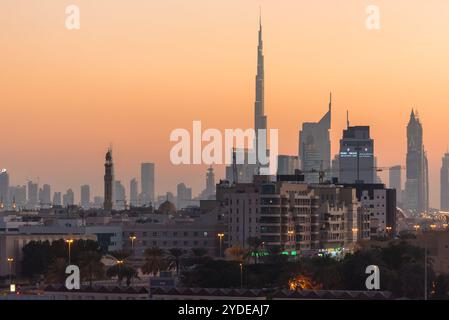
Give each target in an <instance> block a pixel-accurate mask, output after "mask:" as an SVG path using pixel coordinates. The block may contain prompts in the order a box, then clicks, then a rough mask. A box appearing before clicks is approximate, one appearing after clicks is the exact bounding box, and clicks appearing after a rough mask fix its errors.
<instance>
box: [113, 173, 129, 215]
mask: <svg viewBox="0 0 449 320" xmlns="http://www.w3.org/2000/svg"><path fill="white" fill-rule="evenodd" d="M114 183H115V184H114V207H115V208H116V209H117V210H124V209H126V206H127V204H126V190H125V187H124V186H123V184H122V183H121V181H120V180H116V181H115V182H114Z"/></svg>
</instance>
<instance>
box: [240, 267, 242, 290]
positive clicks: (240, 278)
mask: <svg viewBox="0 0 449 320" xmlns="http://www.w3.org/2000/svg"><path fill="white" fill-rule="evenodd" d="M242 288H243V263H241V262H240V289H242Z"/></svg>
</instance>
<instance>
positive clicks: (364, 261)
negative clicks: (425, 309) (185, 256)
mask: <svg viewBox="0 0 449 320" xmlns="http://www.w3.org/2000/svg"><path fill="white" fill-rule="evenodd" d="M261 260H262V262H263V263H255V261H253V263H243V279H244V280H243V283H244V287H247V288H271V289H278V288H287V285H288V281H289V280H290V279H292V278H295V277H297V276H298V275H302V276H305V277H307V278H310V279H311V280H312V281H313V282H314V283H316V284H317V285H318V286H319V287H320V288H322V289H324V290H366V287H365V281H366V278H367V277H368V275H367V274H366V273H365V270H366V267H367V266H369V265H377V266H378V267H379V268H380V288H381V290H385V291H391V292H392V293H394V294H395V295H396V296H397V297H408V298H418V299H422V298H423V297H424V250H422V249H421V248H418V247H414V246H412V245H410V244H408V243H406V242H403V241H402V242H393V243H390V244H389V245H388V246H386V247H384V248H372V249H369V250H368V249H364V250H359V251H356V252H355V253H353V254H348V255H346V256H345V257H344V258H343V259H341V260H336V259H332V258H330V257H312V258H301V259H299V261H287V257H286V256H283V255H281V254H280V248H271V250H270V255H269V256H266V257H264V258H263V259H261ZM239 262H240V261H239V260H234V261H223V260H214V261H212V260H205V261H202V262H201V263H199V264H195V265H191V266H190V268H186V269H184V270H182V272H181V282H182V285H183V286H187V287H205V288H236V287H239V286H240V265H239ZM249 262H251V260H250V261H249ZM428 284H429V288H428V292H429V297H432V295H431V293H432V292H433V291H434V292H435V293H434V296H435V297H436V298H440V299H441V298H444V297H448V292H449V276H440V277H438V278H435V275H434V273H433V271H432V266H431V262H430V259H429V261H428ZM432 284H433V288H432ZM432 289H433V290H432Z"/></svg>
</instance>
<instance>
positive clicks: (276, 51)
mask: <svg viewBox="0 0 449 320" xmlns="http://www.w3.org/2000/svg"><path fill="white" fill-rule="evenodd" d="M77 2H78V5H79V7H80V8H81V29H80V30H78V31H77V32H71V31H69V30H67V29H66V28H65V27H64V19H65V15H64V7H65V6H66V5H67V3H63V2H43V3H42V2H41V1H35V0H33V1H17V0H14V1H13V0H6V1H3V4H2V10H1V12H0V40H1V41H2V43H3V44H4V49H3V51H2V54H1V56H2V59H1V62H0V64H1V68H2V72H1V74H0V88H2V89H1V92H2V103H1V104H2V108H1V110H2V111H1V112H2V118H3V119H4V121H3V122H2V126H1V129H0V133H1V135H2V139H1V141H2V149H1V153H0V167H5V168H7V169H8V171H9V173H10V175H11V184H24V183H25V182H26V179H27V178H30V179H36V177H38V176H39V177H40V179H39V180H40V182H41V183H50V184H51V185H52V188H53V189H54V190H60V191H65V190H66V189H68V188H73V189H74V190H75V191H76V198H77V199H79V186H80V185H82V184H90V185H91V187H92V189H93V190H92V191H93V192H92V193H93V194H98V195H101V194H102V190H103V174H104V172H103V162H104V153H105V150H106V148H107V147H108V146H109V145H110V144H111V143H112V145H113V149H114V162H115V176H116V178H117V179H118V180H122V182H124V183H126V185H127V184H128V181H129V180H130V179H131V178H132V177H139V174H140V173H139V170H140V163H141V162H154V163H156V186H157V194H164V193H165V192H166V191H172V192H174V191H175V189H176V184H177V183H179V182H181V181H182V182H185V183H186V184H188V185H189V186H192V187H193V193H194V194H195V195H196V194H198V193H199V192H200V191H201V190H202V189H203V188H204V176H205V170H206V166H190V165H189V166H173V165H171V163H170V159H169V151H170V148H171V147H172V145H173V144H172V143H170V141H169V135H170V132H171V131H172V130H173V129H176V128H186V129H188V130H191V126H192V121H193V120H201V121H202V123H203V126H204V127H207V128H218V129H221V130H223V129H225V128H239V127H241V128H250V127H252V126H253V102H254V75H255V70H256V45H257V39H256V32H257V27H258V7H259V5H261V6H262V16H263V25H264V54H265V113H266V115H267V117H268V128H277V129H279V132H280V136H279V151H280V153H281V154H290V155H297V153H298V131H299V128H300V126H301V124H302V123H303V122H308V121H318V120H319V119H320V118H321V116H322V115H323V114H324V113H325V112H326V110H327V103H328V94H329V91H332V93H333V111H332V113H333V114H332V116H333V119H332V128H331V131H330V132H331V142H332V155H334V154H335V153H337V152H338V143H339V139H340V138H341V135H342V130H343V128H345V126H346V110H349V114H350V121H351V125H369V126H370V127H371V137H372V138H373V139H374V141H375V154H376V156H377V158H378V164H377V165H378V166H393V165H397V164H400V165H405V154H406V125H407V122H408V120H409V115H410V111H411V108H412V107H413V108H415V109H417V110H418V112H419V116H420V119H421V122H422V124H423V129H424V144H425V147H426V150H427V155H428V159H429V169H430V170H429V171H430V204H431V206H433V207H439V170H440V167H441V158H442V156H443V154H444V153H445V152H446V150H447V146H448V145H449V141H448V139H447V132H446V122H447V119H448V118H449V109H448V108H447V105H446V103H447V102H446V100H447V99H446V96H447V95H446V92H447V88H446V86H447V83H448V82H449V63H448V62H449V58H448V57H449V44H448V43H447V36H446V35H447V32H448V31H449V22H448V20H447V18H446V17H447V14H448V13H449V3H448V2H447V1H438V0H433V1H428V2H427V4H428V5H423V4H422V3H421V4H420V3H419V2H414V3H410V1H405V0H404V1H394V2H392V1H376V4H377V5H378V6H379V7H380V8H381V29H380V30H367V29H366V27H365V18H366V13H365V7H366V6H367V4H369V2H368V1H356V0H351V1H345V2H344V3H330V2H329V1H313V2H307V3H306V2H299V1H294V0H288V1H283V2H282V4H279V3H276V2H274V1H252V0H251V1H245V2H242V1H237V0H232V1H226V2H215V1H214V2H211V1H207V0H198V1H189V2H186V1H181V0H179V1H163V2H162V1H158V2H156V1H133V3H132V4H129V3H126V2H123V1H115V0H109V1H95V2H92V1H82V0H81V1H77ZM25 4H26V5H25ZM13 12H14V15H13V14H12V13H13ZM216 176H217V178H220V177H223V176H224V168H223V167H218V166H217V167H216ZM382 178H383V179H384V182H386V183H388V177H387V175H386V174H385V175H382Z"/></svg>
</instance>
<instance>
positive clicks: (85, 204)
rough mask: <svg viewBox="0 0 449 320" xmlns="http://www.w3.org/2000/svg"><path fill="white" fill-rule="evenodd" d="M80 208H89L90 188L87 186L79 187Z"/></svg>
mask: <svg viewBox="0 0 449 320" xmlns="http://www.w3.org/2000/svg"><path fill="white" fill-rule="evenodd" d="M81 207H82V208H83V209H84V210H87V209H89V208H90V187H89V185H87V184H85V185H82V186H81Z"/></svg>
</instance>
